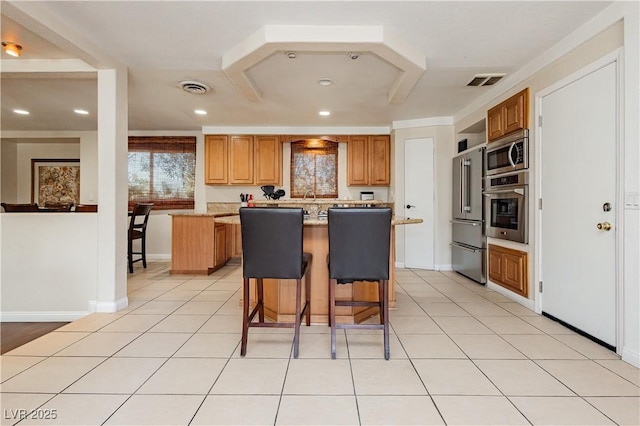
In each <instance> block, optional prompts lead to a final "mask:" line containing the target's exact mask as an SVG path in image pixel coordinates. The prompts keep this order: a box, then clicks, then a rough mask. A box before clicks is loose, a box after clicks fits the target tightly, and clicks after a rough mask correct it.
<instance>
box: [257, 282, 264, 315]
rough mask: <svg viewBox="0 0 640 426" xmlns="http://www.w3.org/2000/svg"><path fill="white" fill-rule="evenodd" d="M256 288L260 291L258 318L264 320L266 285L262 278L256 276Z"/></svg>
mask: <svg viewBox="0 0 640 426" xmlns="http://www.w3.org/2000/svg"><path fill="white" fill-rule="evenodd" d="M256 290H257V291H258V320H260V322H264V286H263V281H262V278H256Z"/></svg>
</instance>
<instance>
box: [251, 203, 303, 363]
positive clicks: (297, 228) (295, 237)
mask: <svg viewBox="0 0 640 426" xmlns="http://www.w3.org/2000/svg"><path fill="white" fill-rule="evenodd" d="M303 218H304V214H303V211H302V209H300V208H271V207H264V208H258V207H254V208H245V207H243V208H241V209H240V225H241V233H242V277H243V280H242V287H243V315H242V345H241V348H240V355H241V356H245V354H246V353H247V338H248V334H249V328H250V327H281V328H295V332H294V338H293V356H294V358H297V357H298V343H299V341H300V323H301V321H302V317H303V315H305V313H306V322H307V326H309V325H311V279H310V274H308V273H307V271H308V270H309V267H310V265H311V260H312V255H311V254H310V253H305V252H303V251H302V232H303ZM302 277H305V303H304V306H303V307H302V308H301V298H302V297H301V293H302ZM250 278H255V279H256V293H257V300H256V305H255V307H254V308H253V310H252V311H251V312H249V279H250ZM264 278H274V279H295V280H296V314H295V321H294V322H293V323H285V322H265V321H264V300H263V293H264V292H263V279H264ZM256 314H258V320H259V322H257V323H254V322H252V321H253V318H254V317H255V316H256Z"/></svg>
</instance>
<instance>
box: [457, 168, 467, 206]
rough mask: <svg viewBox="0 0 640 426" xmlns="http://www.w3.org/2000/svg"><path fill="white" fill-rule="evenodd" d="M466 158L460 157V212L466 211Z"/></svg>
mask: <svg viewBox="0 0 640 426" xmlns="http://www.w3.org/2000/svg"><path fill="white" fill-rule="evenodd" d="M463 178H464V158H461V159H460V188H458V194H460V213H464V207H465V206H464V199H465V198H464V187H465V185H464V180H463Z"/></svg>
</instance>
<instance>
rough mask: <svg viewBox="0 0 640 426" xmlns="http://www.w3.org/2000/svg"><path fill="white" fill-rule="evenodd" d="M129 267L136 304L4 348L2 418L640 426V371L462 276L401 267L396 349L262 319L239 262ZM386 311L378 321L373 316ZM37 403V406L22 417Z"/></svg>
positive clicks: (370, 336) (375, 336) (372, 339)
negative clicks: (243, 347)
mask: <svg viewBox="0 0 640 426" xmlns="http://www.w3.org/2000/svg"><path fill="white" fill-rule="evenodd" d="M168 270H169V264H168V263H165V262H154V263H150V264H149V267H148V268H147V269H146V270H143V269H142V268H137V269H136V272H135V273H134V274H133V275H130V278H129V282H128V286H129V301H130V304H129V306H128V307H127V308H126V309H125V310H123V311H120V312H117V313H114V314H93V315H90V316H88V317H85V318H82V319H80V320H78V321H75V322H73V323H71V324H69V325H67V326H65V327H63V328H60V329H58V330H56V331H54V332H52V333H50V334H48V335H46V336H43V337H41V338H39V339H37V340H34V341H32V342H30V343H28V344H26V345H24V346H22V347H20V348H17V349H15V350H13V351H11V352H9V353H7V354H5V355H3V356H2V357H1V358H0V366H1V367H2V369H1V371H2V384H1V385H0V391H1V394H0V396H1V398H2V400H1V404H2V419H1V420H2V422H1V423H2V424H3V425H5V424H7V425H8V424H16V423H19V424H20V425H30V424H40V425H53V424H65V425H73V424H76V425H93V424H95V425H99V424H106V425H215V424H218V425H235V424H250V425H257V424H260V425H304V424H330V425H337V424H345V425H358V424H361V425H400V424H414V425H431V424H434V425H442V424H447V425H519V424H534V425H564V424H573V425H606V424H621V425H638V424H640V373H639V371H638V369H637V368H635V367H633V366H631V365H629V364H627V363H625V362H623V361H621V360H620V359H619V357H618V356H617V355H616V354H614V353H612V352H610V351H608V350H606V349H604V348H602V347H600V346H598V345H596V344H594V343H592V342H591V341H589V340H587V339H585V338H583V337H581V336H579V335H577V334H575V333H573V332H572V331H571V330H568V329H567V328H565V327H563V326H561V325H559V324H557V323H555V322H553V321H551V320H548V319H547V318H544V317H541V316H539V315H536V314H535V313H534V312H532V311H530V310H528V309H526V308H524V307H523V306H521V305H519V304H517V303H514V302H513V301H511V300H510V299H508V298H506V297H504V296H502V295H501V294H499V293H496V292H494V291H492V290H488V289H487V288H486V287H483V286H480V285H478V284H476V283H474V282H471V281H469V280H467V279H466V278H464V277H462V276H460V275H458V274H455V273H451V272H443V273H441V272H434V271H422V270H397V271H396V291H397V300H398V302H397V304H398V305H397V309H396V310H393V311H392V312H391V315H390V318H391V333H392V336H391V360H389V361H385V360H384V359H383V352H382V336H381V334H380V332H378V331H358V330H339V335H338V342H337V350H338V358H337V359H336V360H331V359H330V353H329V347H330V334H329V328H328V327H327V326H323V325H313V326H311V327H309V328H307V327H303V328H302V336H301V342H300V357H299V358H298V359H294V358H293V357H292V337H293V336H292V330H291V329H251V331H250V335H249V345H248V352H247V356H246V357H245V358H241V357H240V355H239V351H240V349H239V346H240V345H239V343H240V329H241V317H240V309H239V307H238V300H239V291H238V290H239V283H240V270H239V267H238V266H228V267H225V268H223V269H222V270H220V271H218V272H216V273H214V274H212V275H210V276H207V277H202V276H175V275H169V273H168ZM373 320H375V318H374V319H373ZM27 413H29V414H30V415H29V416H27V417H28V418H25V419H23V420H22V421H19V419H20V418H21V417H25V414H27Z"/></svg>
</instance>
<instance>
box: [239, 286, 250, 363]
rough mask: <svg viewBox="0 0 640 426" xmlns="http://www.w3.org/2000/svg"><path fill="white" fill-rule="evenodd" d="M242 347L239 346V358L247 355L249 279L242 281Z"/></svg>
mask: <svg viewBox="0 0 640 426" xmlns="http://www.w3.org/2000/svg"><path fill="white" fill-rule="evenodd" d="M242 292H243V293H242V297H243V301H242V345H241V346H240V356H245V354H246V353H247V337H248V335H249V278H243V280H242Z"/></svg>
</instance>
